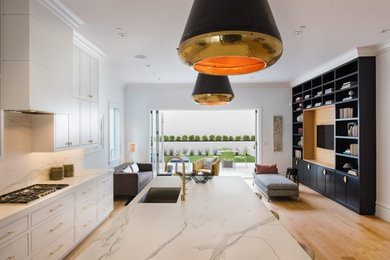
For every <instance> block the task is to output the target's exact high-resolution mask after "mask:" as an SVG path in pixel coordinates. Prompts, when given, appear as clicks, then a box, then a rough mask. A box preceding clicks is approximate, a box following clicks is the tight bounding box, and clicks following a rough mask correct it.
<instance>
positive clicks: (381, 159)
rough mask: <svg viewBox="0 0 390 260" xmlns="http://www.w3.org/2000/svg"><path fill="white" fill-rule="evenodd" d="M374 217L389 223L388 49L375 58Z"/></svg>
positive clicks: (389, 89)
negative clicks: (375, 185) (375, 171)
mask: <svg viewBox="0 0 390 260" xmlns="http://www.w3.org/2000/svg"><path fill="white" fill-rule="evenodd" d="M376 70H377V71H376V80H377V82H376V122H377V124H376V143H377V146H376V156H377V167H376V170H377V180H376V181H377V198H376V215H377V216H379V217H380V218H383V219H385V220H387V221H390V172H389V155H390V137H389V133H390V117H389V115H390V106H389V101H390V73H389V71H390V47H389V46H388V47H387V48H386V49H383V50H381V51H380V52H379V53H378V55H377V57H376Z"/></svg>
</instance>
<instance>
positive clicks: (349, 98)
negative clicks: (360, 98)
mask: <svg viewBox="0 0 390 260" xmlns="http://www.w3.org/2000/svg"><path fill="white" fill-rule="evenodd" d="M351 99H353V97H351V96H349V97H345V98H343V101H346V100H351Z"/></svg>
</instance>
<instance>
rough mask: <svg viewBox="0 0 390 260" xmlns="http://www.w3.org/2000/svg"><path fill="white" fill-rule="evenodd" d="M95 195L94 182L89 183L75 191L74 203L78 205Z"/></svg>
mask: <svg viewBox="0 0 390 260" xmlns="http://www.w3.org/2000/svg"><path fill="white" fill-rule="evenodd" d="M94 194H96V182H95V181H94V182H92V183H89V184H87V185H85V186H84V187H82V188H81V189H79V190H77V191H76V203H80V202H82V201H84V200H86V199H88V198H89V197H91V196H92V195H94Z"/></svg>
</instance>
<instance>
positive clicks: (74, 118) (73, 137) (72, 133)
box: [69, 98, 80, 146]
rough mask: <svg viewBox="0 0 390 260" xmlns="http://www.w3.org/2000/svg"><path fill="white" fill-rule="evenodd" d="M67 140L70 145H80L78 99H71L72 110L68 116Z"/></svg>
mask: <svg viewBox="0 0 390 260" xmlns="http://www.w3.org/2000/svg"><path fill="white" fill-rule="evenodd" d="M69 129H70V130H69V142H70V143H71V145H72V146H78V145H80V100H78V99H77V98H74V99H73V111H72V115H71V116H70V118H69Z"/></svg>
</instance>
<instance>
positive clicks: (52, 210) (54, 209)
mask: <svg viewBox="0 0 390 260" xmlns="http://www.w3.org/2000/svg"><path fill="white" fill-rule="evenodd" d="M61 207H62V204H60V205H58V206H57V207H55V208H53V209H51V210H49V212H54V211H56V210H57V209H59V208H61Z"/></svg>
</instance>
